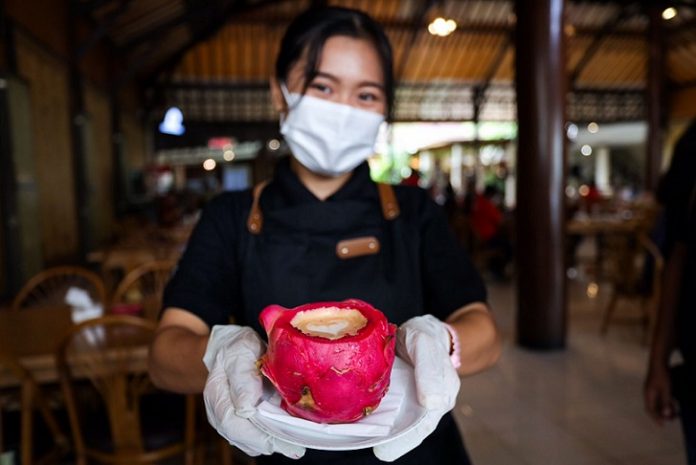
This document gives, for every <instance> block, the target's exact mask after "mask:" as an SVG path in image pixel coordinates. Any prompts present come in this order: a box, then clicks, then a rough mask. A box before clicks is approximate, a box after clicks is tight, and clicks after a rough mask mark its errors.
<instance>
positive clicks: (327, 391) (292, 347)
mask: <svg viewBox="0 0 696 465" xmlns="http://www.w3.org/2000/svg"><path fill="white" fill-rule="evenodd" d="M259 320H260V321H261V325H262V326H263V327H264V329H265V330H266V333H267V334H268V350H267V352H266V354H264V356H263V357H262V358H261V360H260V365H261V372H262V373H263V374H264V375H265V376H266V377H267V378H268V379H269V380H270V381H271V382H272V383H273V385H274V386H275V387H276V389H277V390H278V393H279V394H280V397H281V398H282V402H281V407H282V408H283V409H285V410H286V411H287V412H288V413H290V414H291V415H294V416H297V417H300V418H304V419H307V420H311V421H314V422H317V423H350V422H353V421H357V420H359V419H360V418H362V417H364V416H365V415H368V414H370V413H371V412H372V411H373V410H374V409H376V408H377V406H378V405H379V403H380V401H381V399H382V397H384V395H385V394H386V392H387V390H388V389H389V379H390V375H391V369H392V365H393V363H394V344H395V339H394V335H395V333H396V326H395V325H393V324H391V323H389V322H388V321H387V319H386V317H385V316H384V314H383V313H382V312H380V311H379V310H377V309H375V308H374V307H372V306H371V305H370V304H368V303H366V302H363V301H361V300H357V299H350V300H344V301H342V302H318V303H311V304H306V305H301V306H299V307H295V308H292V309H287V308H284V307H281V306H279V305H271V306H268V307H266V308H265V309H264V310H263V311H262V312H261V315H260V316H259Z"/></svg>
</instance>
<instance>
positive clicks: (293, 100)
mask: <svg viewBox="0 0 696 465" xmlns="http://www.w3.org/2000/svg"><path fill="white" fill-rule="evenodd" d="M280 92H281V93H282V94H283V99H285V104H286V105H287V106H288V109H287V111H286V112H283V113H281V114H280V124H283V122H284V121H285V118H286V117H287V113H288V112H289V111H290V109H291V108H293V107H295V106H297V104H298V103H300V99H301V98H302V97H301V96H299V95H298V96H294V95H292V94H291V93H290V91H289V90H288V87H287V86H286V85H285V82H282V81H281V82H280Z"/></svg>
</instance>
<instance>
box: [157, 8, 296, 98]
mask: <svg viewBox="0 0 696 465" xmlns="http://www.w3.org/2000/svg"><path fill="white" fill-rule="evenodd" d="M280 1H281V2H282V1H288V0H280ZM278 2H279V0H257V1H255V2H254V3H248V0H242V1H232V2H231V3H228V4H227V6H226V7H225V9H224V10H223V11H222V12H220V13H219V14H217V15H216V16H215V17H214V18H212V20H211V22H210V23H209V24H208V27H207V28H205V29H203V30H201V31H200V32H198V33H197V34H194V35H193V36H192V37H191V38H190V39H189V40H187V41H186V43H185V44H184V45H182V46H181V47H179V50H177V51H176V52H175V53H174V54H173V55H172V56H170V57H169V58H168V59H166V60H165V61H163V62H161V63H159V64H158V65H157V66H156V67H155V69H154V70H153V71H152V72H150V73H148V75H147V76H146V77H145V78H144V79H143V81H144V83H145V87H151V86H154V85H155V84H156V80H157V77H158V76H159V75H161V74H163V73H166V72H167V71H168V70H170V69H172V68H174V67H175V66H176V65H177V64H179V62H180V61H181V59H182V58H183V57H184V55H185V54H186V52H188V51H189V50H190V49H191V48H192V47H194V46H195V45H196V44H198V43H200V42H203V41H204V40H206V39H208V38H209V37H212V36H213V35H215V34H216V33H217V32H218V31H219V30H220V29H221V28H222V27H223V26H224V25H225V24H227V22H228V21H230V19H231V18H232V16H233V15H236V14H239V13H243V12H245V11H250V10H253V9H256V8H262V7H265V6H267V5H269V4H271V3H278Z"/></svg>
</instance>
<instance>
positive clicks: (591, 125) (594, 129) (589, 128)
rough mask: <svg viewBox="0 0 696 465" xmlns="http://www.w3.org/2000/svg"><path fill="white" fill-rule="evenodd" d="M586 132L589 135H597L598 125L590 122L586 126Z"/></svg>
mask: <svg viewBox="0 0 696 465" xmlns="http://www.w3.org/2000/svg"><path fill="white" fill-rule="evenodd" d="M587 132H589V133H590V134H597V133H598V132H599V124H597V123H595V122H594V121H592V122H591V123H589V124H588V125H587Z"/></svg>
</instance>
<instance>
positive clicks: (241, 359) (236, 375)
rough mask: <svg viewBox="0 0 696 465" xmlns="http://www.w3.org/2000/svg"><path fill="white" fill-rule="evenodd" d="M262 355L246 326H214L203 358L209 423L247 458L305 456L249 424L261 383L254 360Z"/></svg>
mask: <svg viewBox="0 0 696 465" xmlns="http://www.w3.org/2000/svg"><path fill="white" fill-rule="evenodd" d="M264 352H265V344H264V342H263V341H262V340H261V338H260V337H259V336H258V334H256V332H255V331H254V330H253V329H251V328H249V327H244V326H235V325H225V326H214V327H213V330H212V331H211V333H210V339H209V340H208V346H207V348H206V351H205V355H204V356H203V363H205V366H206V367H207V368H208V379H207V380H206V382H205V389H204V390H203V400H204V401H205V411H206V414H207V416H208V422H210V424H211V425H212V426H213V428H215V430H216V431H217V432H218V433H219V434H220V435H221V436H223V437H224V438H225V439H227V441H228V442H229V443H230V444H232V445H233V446H236V447H238V448H240V449H241V450H242V451H244V453H246V454H247V455H250V456H253V457H255V456H257V455H262V454H263V455H270V454H273V453H276V452H277V453H280V454H283V455H285V456H286V457H289V458H292V459H298V458H300V457H302V456H303V455H304V453H305V448H304V447H300V446H296V445H294V444H290V443H288V442H285V441H281V440H280V439H277V438H274V437H272V436H270V435H268V434H266V433H264V432H263V431H261V430H260V429H259V428H257V427H256V426H255V425H254V424H253V423H251V421H249V418H250V417H252V416H253V415H254V414H255V413H256V406H257V405H258V404H259V402H260V400H261V395H262V393H263V380H262V378H261V374H260V373H259V370H258V369H257V368H256V361H257V360H258V359H259V358H260V357H261V355H263V353H264Z"/></svg>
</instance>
